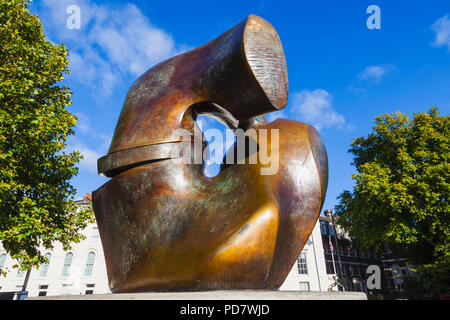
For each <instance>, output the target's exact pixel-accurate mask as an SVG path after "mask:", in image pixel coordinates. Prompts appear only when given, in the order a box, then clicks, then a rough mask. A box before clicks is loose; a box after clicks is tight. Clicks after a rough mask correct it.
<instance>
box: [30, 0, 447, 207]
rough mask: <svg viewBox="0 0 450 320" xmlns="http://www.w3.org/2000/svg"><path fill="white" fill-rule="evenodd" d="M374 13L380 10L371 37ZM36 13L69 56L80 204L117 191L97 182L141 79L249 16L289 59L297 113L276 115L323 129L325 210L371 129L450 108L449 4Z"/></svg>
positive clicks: (94, 5)
mask: <svg viewBox="0 0 450 320" xmlns="http://www.w3.org/2000/svg"><path fill="white" fill-rule="evenodd" d="M70 5H78V6H79V7H80V9H81V27H80V29H68V28H67V27H66V20H67V18H68V17H69V16H70V15H69V14H68V13H66V9H67V7H69V6H70ZM369 5H378V6H379V8H380V10H381V29H379V30H377V29H373V30H370V29H368V28H367V26H366V20H367V19H368V18H369V16H370V14H367V13H366V9H367V7H368V6H369ZM30 8H31V10H32V12H34V13H37V14H38V15H39V17H40V18H41V20H42V23H43V25H44V32H45V34H46V36H47V38H48V39H49V40H51V41H54V42H60V41H61V42H63V43H64V44H65V45H66V47H67V48H68V49H69V50H70V51H71V56H70V70H71V74H70V75H68V76H67V77H66V79H65V80H64V84H65V85H67V86H68V87H70V88H71V90H72V91H73V96H72V100H73V105H72V106H70V107H69V110H70V111H71V112H72V113H74V114H76V115H77V116H78V117H79V122H78V124H77V126H76V128H75V132H76V134H75V136H73V137H70V139H69V140H68V150H74V149H76V150H79V151H80V152H81V153H82V154H83V155H84V157H85V159H84V160H83V161H82V162H81V163H80V164H79V167H80V172H79V174H78V176H77V177H76V178H74V179H73V180H72V184H73V185H74V187H75V188H76V189H77V190H78V196H79V197H81V196H82V195H84V194H85V193H86V192H89V193H91V192H92V191H93V190H95V189H97V188H98V187H100V186H101V185H102V184H103V183H105V182H106V181H108V178H103V177H100V176H98V175H97V173H96V172H97V171H96V161H97V158H98V157H100V156H102V155H105V154H106V153H107V150H108V147H109V143H110V142H111V137H112V134H113V131H114V127H115V125H116V122H117V118H118V116H119V113H120V110H121V108H122V103H123V101H124V99H125V95H126V93H127V90H128V88H129V87H130V85H131V84H132V83H133V81H134V80H135V79H136V78H137V77H138V76H139V75H140V74H141V73H142V72H144V71H145V70H147V69H148V68H150V67H151V66H153V65H154V64H156V63H158V62H160V61H162V60H165V59H167V58H169V57H171V56H173V55H176V54H179V53H182V52H184V51H186V50H189V49H190V48H195V47H197V46H200V45H202V44H204V43H206V42H208V41H209V40H211V39H213V38H215V37H216V36H218V35H220V34H221V33H223V32H224V31H226V30H228V29H229V28H231V27H232V26H234V25H235V24H237V23H238V22H240V21H241V20H243V19H245V18H246V17H247V16H248V15H249V14H256V15H259V16H261V17H262V18H264V19H266V20H267V21H269V22H270V23H271V24H272V25H273V26H274V27H275V29H276V30H277V32H278V34H279V36H280V38H281V42H282V44H283V48H284V51H285V56H286V62H287V67H288V74H289V91H290V92H289V102H288V106H287V107H286V108H285V109H284V110H282V111H280V112H277V113H273V114H272V115H270V116H269V119H274V118H276V117H285V118H290V119H294V120H298V121H302V122H306V123H309V124H312V125H314V126H315V127H316V128H317V129H318V130H319V132H320V134H321V136H322V138H323V140H324V143H325V146H326V148H327V152H328V159H329V186H328V192H327V197H326V199H325V205H324V209H327V208H331V209H332V208H333V207H334V205H335V204H336V197H337V196H338V195H339V193H341V192H342V191H343V190H345V189H347V190H349V189H351V188H352V185H353V183H352V180H351V177H350V176H351V174H352V173H354V168H353V167H352V166H351V162H352V157H351V155H350V154H349V153H348V152H347V151H348V149H349V146H350V143H351V139H352V138H354V137H358V136H362V135H366V134H368V133H369V132H370V130H371V128H372V127H373V119H374V118H375V117H376V116H377V115H379V114H383V113H392V112H396V111H401V112H403V113H406V114H408V115H410V116H412V115H413V113H414V112H422V111H427V110H428V109H429V108H430V107H431V106H434V105H437V106H439V108H440V112H441V114H448V112H449V110H450V77H449V75H450V2H449V1H448V0H442V1H438V0H435V1H401V0H389V1H364V0H347V1H335V0H328V1H324V0H322V1H320V0H318V1H301V0H297V1H280V0H278V1H273V0H260V1H231V0H228V1H211V0H209V1H175V0H172V1H150V0H149V1H144V0H140V1H131V0H130V1H92V0H35V1H34V2H33V3H32V5H31V7H30Z"/></svg>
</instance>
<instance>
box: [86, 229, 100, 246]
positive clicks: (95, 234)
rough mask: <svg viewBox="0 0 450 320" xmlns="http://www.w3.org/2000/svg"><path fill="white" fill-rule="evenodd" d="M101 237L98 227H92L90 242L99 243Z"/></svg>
mask: <svg viewBox="0 0 450 320" xmlns="http://www.w3.org/2000/svg"><path fill="white" fill-rule="evenodd" d="M99 239H100V234H99V233H98V227H97V226H95V227H93V228H92V231H91V236H90V239H89V243H91V244H96V243H98V240H99Z"/></svg>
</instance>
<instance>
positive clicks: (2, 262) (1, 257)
mask: <svg viewBox="0 0 450 320" xmlns="http://www.w3.org/2000/svg"><path fill="white" fill-rule="evenodd" d="M5 261H6V254H0V271H1V270H2V269H3V267H4V266H5Z"/></svg>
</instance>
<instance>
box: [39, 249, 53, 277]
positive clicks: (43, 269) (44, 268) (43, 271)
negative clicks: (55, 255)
mask: <svg viewBox="0 0 450 320" xmlns="http://www.w3.org/2000/svg"><path fill="white" fill-rule="evenodd" d="M45 257H46V258H47V260H48V263H44V264H43V265H42V266H41V268H40V269H41V272H40V273H39V276H41V277H46V276H47V272H48V267H49V266H50V259H51V257H52V255H51V254H50V253H46V254H45Z"/></svg>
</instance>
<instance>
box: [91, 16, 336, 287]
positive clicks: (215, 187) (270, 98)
mask: <svg viewBox="0 0 450 320" xmlns="http://www.w3.org/2000/svg"><path fill="white" fill-rule="evenodd" d="M287 96H288V77H287V70H286V63H285V58H284V53H283V49H282V46H281V42H280V39H279V37H278V34H277V32H276V31H275V29H274V28H273V27H272V26H271V25H270V24H269V23H268V22H267V21H265V20H263V19H261V18H259V17H257V16H254V15H250V16H249V17H248V18H247V19H245V20H244V21H243V22H241V23H239V24H238V25H236V26H235V27H234V28H232V29H230V30H229V31H227V32H225V33H224V34H222V35H221V36H219V37H217V38H216V39H214V40H212V41H211V42H209V43H207V44H206V45H204V46H202V47H199V48H197V49H194V50H191V51H189V52H187V53H184V54H182V55H179V56H176V57H174V58H171V59H169V60H167V61H164V62H162V63H160V64H158V65H156V66H154V67H153V68H151V69H150V70H148V71H147V72H145V73H144V74H143V75H142V76H141V77H140V78H139V79H138V80H137V81H136V82H135V83H134V84H133V86H132V87H131V88H130V90H129V92H128V94H127V97H126V101H125V103H124V106H123V109H122V112H121V114H120V117H119V120H118V124H117V126H116V130H115V132H114V137H113V140H112V143H111V147H110V149H109V152H108V154H107V155H106V156H104V157H102V158H100V159H99V161H98V169H99V173H100V174H103V175H106V176H109V177H112V179H111V180H110V181H108V182H107V183H106V184H104V185H103V186H102V187H101V188H99V189H98V190H96V191H94V193H93V205H94V211H95V215H96V218H97V223H98V226H99V231H100V235H101V239H102V244H103V249H104V253H105V259H106V265H107V271H108V278H109V282H110V287H111V290H112V292H133V291H176V290H179V291H184V290H204V289H277V288H278V287H279V286H280V285H281V284H282V283H283V282H284V280H285V278H286V276H287V274H288V272H289V270H290V269H291V267H292V265H293V264H294V263H295V260H296V259H297V257H298V255H299V254H300V252H301V250H302V248H303V246H304V244H305V242H306V241H307V239H308V237H309V235H310V234H311V232H312V229H313V228H314V225H315V223H316V221H317V218H318V215H319V212H320V210H321V207H322V204H323V201H324V197H325V192H326V188H327V181H328V167H327V155H326V151H325V147H324V145H323V144H322V141H321V139H320V137H319V135H318V133H317V132H316V130H315V129H314V128H313V127H311V126H309V125H306V124H303V123H300V122H296V121H291V120H283V119H278V120H276V121H273V122H271V123H267V121H266V119H265V117H264V116H263V114H264V113H267V112H271V111H275V110H279V109H282V108H284V107H285V105H286V103H287ZM199 114H209V115H211V116H213V117H215V118H217V119H219V120H220V121H223V122H224V123H226V124H227V125H228V126H229V127H231V128H237V127H239V128H243V129H248V128H254V129H267V133H268V140H269V143H268V150H265V151H267V152H269V153H271V152H274V153H278V154H279V169H278V171H277V173H276V174H273V175H261V168H263V167H264V166H265V165H264V164H262V163H260V162H258V163H257V164H249V163H246V164H231V165H226V166H224V167H223V168H222V171H221V172H220V173H219V174H218V175H217V176H215V177H213V178H209V177H206V176H205V175H204V174H203V170H202V169H203V165H202V164H189V163H186V161H185V160H186V155H185V154H183V152H182V150H183V148H182V143H183V142H181V141H182V140H181V139H182V138H181V137H180V136H179V134H178V133H177V129H180V128H181V129H186V130H188V131H189V132H192V133H193V134H194V135H197V134H199V130H198V128H197V127H196V124H195V119H196V117H197V115H199ZM270 129H278V130H279V131H278V132H279V144H278V145H276V146H275V147H274V146H272V144H271V143H270V141H271V139H272V136H271V130H270ZM256 131H257V132H259V131H258V130H256ZM258 134H259V133H258ZM258 152H260V151H258ZM191 156H192V155H191Z"/></svg>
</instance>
